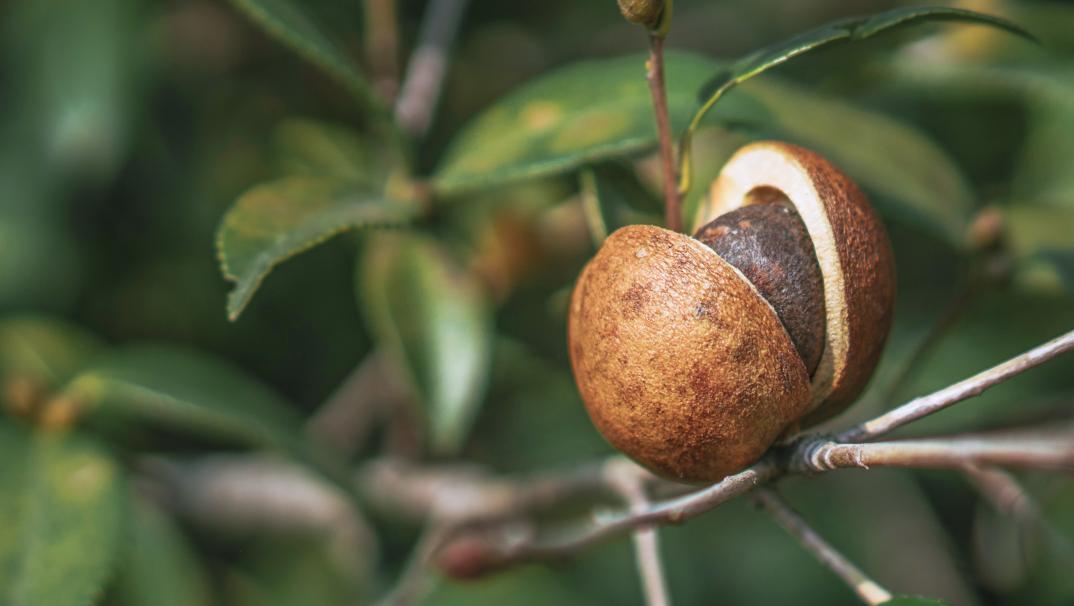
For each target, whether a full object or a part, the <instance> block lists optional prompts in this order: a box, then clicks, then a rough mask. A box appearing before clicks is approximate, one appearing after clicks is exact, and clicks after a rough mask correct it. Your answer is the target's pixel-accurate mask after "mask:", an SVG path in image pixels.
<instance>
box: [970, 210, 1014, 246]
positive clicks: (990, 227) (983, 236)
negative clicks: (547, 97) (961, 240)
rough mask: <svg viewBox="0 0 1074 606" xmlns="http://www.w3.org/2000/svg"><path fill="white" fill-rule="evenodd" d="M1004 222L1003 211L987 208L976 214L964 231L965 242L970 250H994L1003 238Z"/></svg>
mask: <svg viewBox="0 0 1074 606" xmlns="http://www.w3.org/2000/svg"><path fill="white" fill-rule="evenodd" d="M1004 224H1005V220H1004V217H1003V211H1002V210H1000V209H999V208H997V207H995V206H987V207H985V208H983V209H981V211H980V212H978V213H977V216H975V217H974V218H973V221H971V222H970V226H969V228H968V229H967V230H966V241H967V244H968V245H969V247H970V249H971V250H985V249H990V248H995V247H996V246H997V245H999V243H1000V242H1001V240H1002V238H1003V230H1004Z"/></svg>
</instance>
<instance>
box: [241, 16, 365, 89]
mask: <svg viewBox="0 0 1074 606" xmlns="http://www.w3.org/2000/svg"><path fill="white" fill-rule="evenodd" d="M231 3H232V4H234V5H235V6H236V7H237V8H238V9H239V10H241V11H242V12H243V13H245V14H246V16H248V17H249V18H250V20H251V21H253V22H254V23H256V24H257V25H258V26H259V27H260V28H261V29H263V30H264V31H265V33H267V34H268V35H270V36H272V37H273V38H275V39H276V40H278V41H279V42H282V43H283V44H285V45H286V46H288V47H290V48H291V50H293V51H295V52H296V53H298V54H299V55H300V56H301V57H302V58H303V59H305V60H306V61H309V62H310V63H312V64H314V65H316V66H317V67H319V68H320V69H321V70H323V71H324V72H325V73H327V74H328V75H329V76H331V77H332V78H333V79H335V80H336V81H337V82H339V83H340V84H341V85H343V87H344V88H346V89H347V90H348V91H350V93H351V94H353V95H354V96H355V97H356V98H358V100H359V101H361V102H362V103H363V104H365V105H366V106H367V107H373V108H377V107H379V106H380V103H379V101H378V100H377V98H376V96H375V95H374V94H373V90H372V88H371V87H370V86H369V82H368V81H367V80H366V78H365V76H364V75H363V74H362V72H361V70H360V69H359V68H358V66H357V65H355V63H354V62H353V61H352V60H351V59H350V57H348V56H347V55H346V53H344V52H343V50H342V49H341V48H340V46H339V44H338V43H337V42H336V41H335V40H333V39H332V37H331V36H329V35H328V34H327V33H326V32H325V31H324V29H323V28H322V27H321V25H320V24H318V23H317V22H316V21H315V20H314V19H313V18H312V17H311V16H310V15H309V14H308V13H307V12H306V8H305V6H304V5H303V4H301V3H297V2H293V1H292V0H231Z"/></svg>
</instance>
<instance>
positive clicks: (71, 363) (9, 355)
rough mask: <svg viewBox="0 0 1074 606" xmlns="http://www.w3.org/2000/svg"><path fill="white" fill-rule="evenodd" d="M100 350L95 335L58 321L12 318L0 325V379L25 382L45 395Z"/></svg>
mask: <svg viewBox="0 0 1074 606" xmlns="http://www.w3.org/2000/svg"><path fill="white" fill-rule="evenodd" d="M100 347H101V343H100V341H98V339H97V338H96V337H95V336H93V335H91V334H89V333H87V332H86V331H84V330H82V329H81V328H79V327H77V326H73V325H71V324H67V323H66V322H63V321H61V320H56V319H52V318H47V317H45V316H30V315H27V316H12V317H9V318H7V319H5V320H3V321H2V322H0V379H2V381H3V382H7V381H10V380H16V381H29V382H31V383H33V387H34V389H37V390H41V391H42V392H47V391H49V390H51V389H53V388H56V387H59V386H60V385H62V384H63V383H64V382H65V381H67V379H69V378H70V377H71V376H72V375H74V374H75V373H76V372H78V371H79V370H80V369H81V368H82V367H83V366H84V365H85V364H86V362H87V361H88V360H89V359H90V358H91V357H92V356H93V355H94V354H96V353H97V352H98V351H99V349H100ZM40 395H45V393H41V394H40ZM0 397H2V396H0Z"/></svg>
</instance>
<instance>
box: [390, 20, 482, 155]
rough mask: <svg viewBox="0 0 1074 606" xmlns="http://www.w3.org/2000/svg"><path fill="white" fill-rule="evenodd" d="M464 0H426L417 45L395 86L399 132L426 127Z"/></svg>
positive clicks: (419, 133) (417, 131)
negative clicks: (397, 92) (397, 90)
mask: <svg viewBox="0 0 1074 606" xmlns="http://www.w3.org/2000/svg"><path fill="white" fill-rule="evenodd" d="M467 4H468V0H430V2H429V7H428V9H427V10H426V13H425V17H424V18H423V20H422V24H421V32H420V33H419V34H418V39H419V42H418V46H417V48H416V49H415V50H414V53H413V54H412V55H411V56H410V61H409V62H408V63H407V68H406V78H405V79H404V80H403V85H402V86H401V87H400V89H399V98H398V100H397V101H396V104H395V119H396V121H397V122H398V123H399V125H400V126H401V127H402V129H403V131H405V132H406V133H407V134H409V135H411V136H412V137H420V136H422V135H424V134H425V131H427V130H428V129H429V124H430V123H431V122H432V117H433V111H434V110H435V109H436V105H437V103H439V101H440V90H441V88H442V87H443V83H444V76H445V75H446V74H447V68H448V54H449V53H450V52H451V46H452V43H453V42H454V40H455V34H456V33H458V30H459V24H460V22H461V21H462V15H463V13H464V12H465V11H466V5H467Z"/></svg>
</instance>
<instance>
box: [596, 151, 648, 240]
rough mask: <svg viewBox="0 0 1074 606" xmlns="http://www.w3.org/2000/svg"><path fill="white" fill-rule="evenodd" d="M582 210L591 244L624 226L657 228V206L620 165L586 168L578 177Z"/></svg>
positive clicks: (632, 176)
mask: <svg viewBox="0 0 1074 606" xmlns="http://www.w3.org/2000/svg"><path fill="white" fill-rule="evenodd" d="M580 179H581V193H582V207H583V208H584V210H585V217H586V225H588V227H589V234H590V236H592V238H593V244H595V245H596V246H598V247H599V246H600V244H601V243H602V242H603V241H604V239H605V238H607V237H608V235H609V234H611V233H612V232H614V231H615V230H617V229H619V228H620V227H623V226H625V225H634V224H637V223H648V224H651V225H660V224H661V222H662V221H663V217H662V216H661V214H660V204H659V203H658V202H657V201H656V199H655V198H654V197H653V196H652V195H651V194H650V193H649V192H647V191H645V188H644V187H643V186H642V184H641V183H639V182H638V179H637V176H636V175H635V174H634V173H633V172H631V171H630V170H629V169H627V168H626V167H623V166H619V165H614V164H610V165H602V166H596V167H591V168H587V169H585V170H583V171H582V173H581V176H580Z"/></svg>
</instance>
